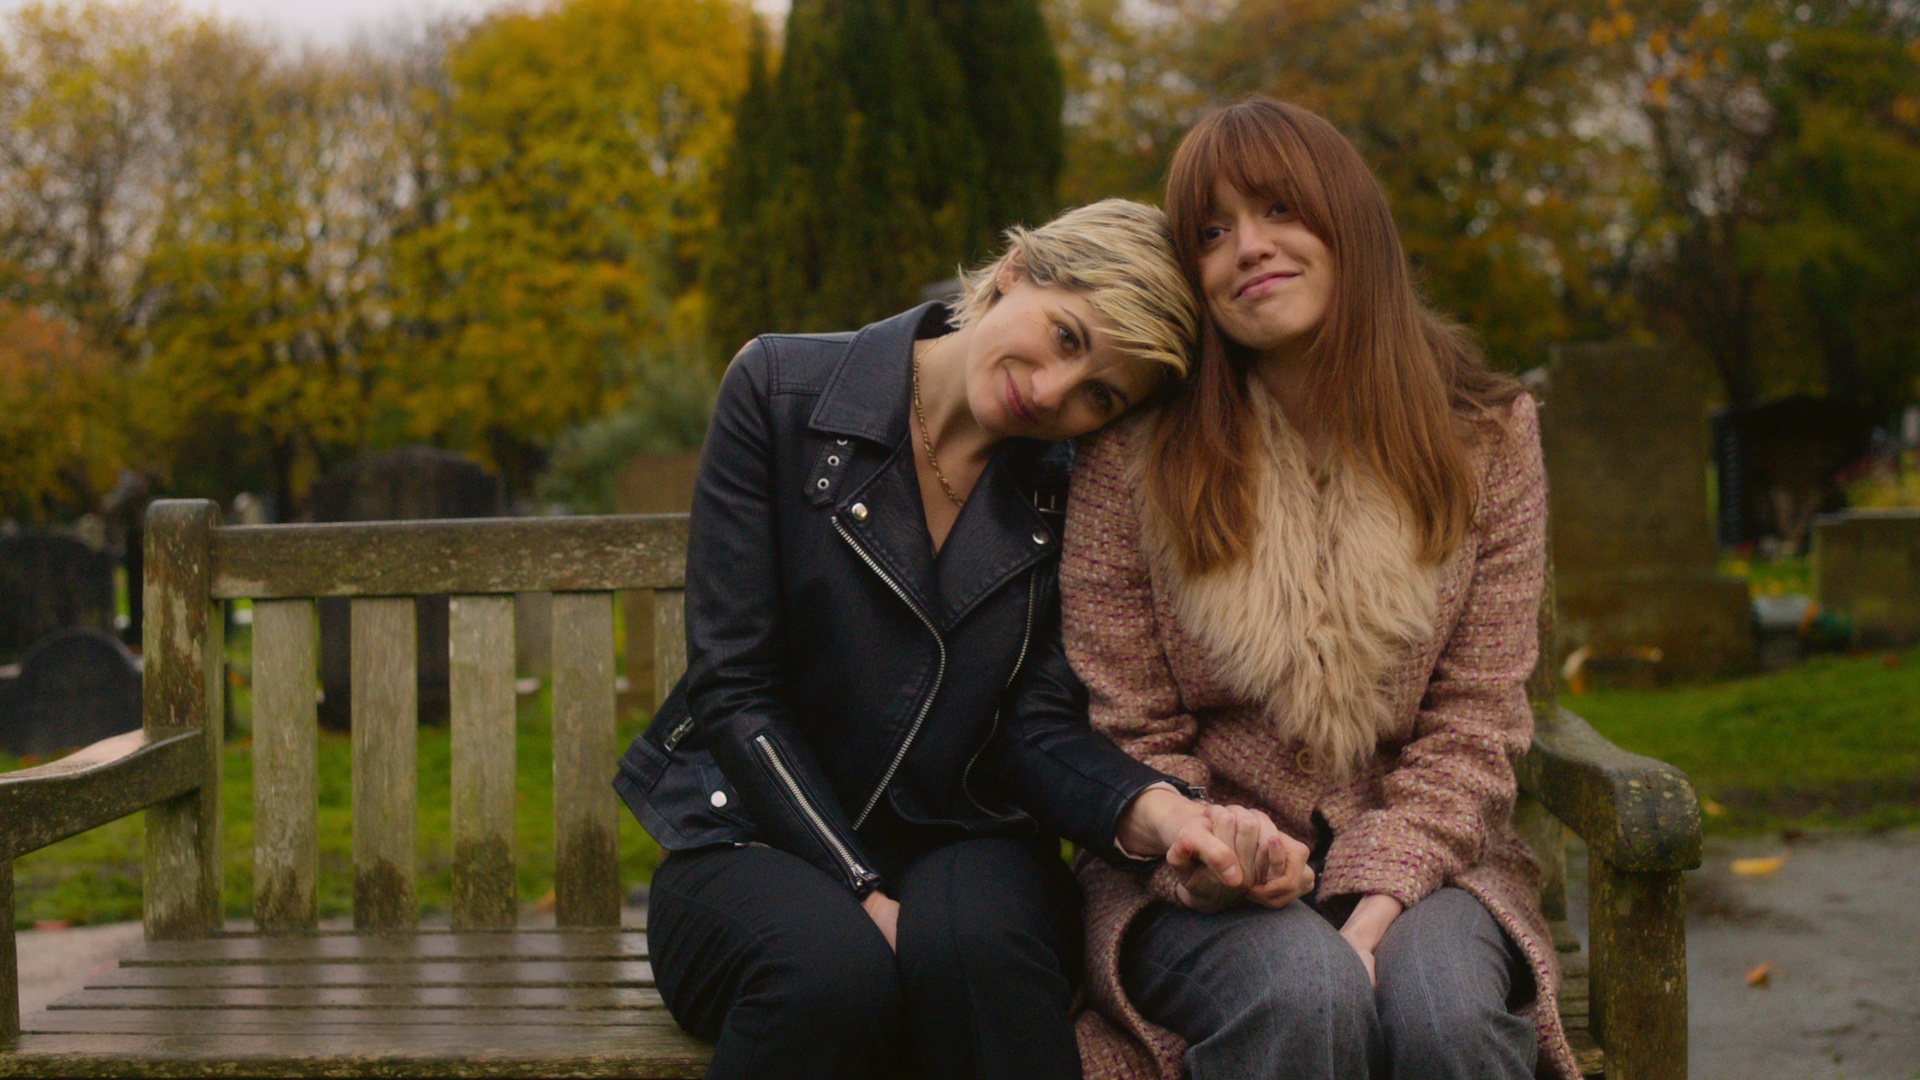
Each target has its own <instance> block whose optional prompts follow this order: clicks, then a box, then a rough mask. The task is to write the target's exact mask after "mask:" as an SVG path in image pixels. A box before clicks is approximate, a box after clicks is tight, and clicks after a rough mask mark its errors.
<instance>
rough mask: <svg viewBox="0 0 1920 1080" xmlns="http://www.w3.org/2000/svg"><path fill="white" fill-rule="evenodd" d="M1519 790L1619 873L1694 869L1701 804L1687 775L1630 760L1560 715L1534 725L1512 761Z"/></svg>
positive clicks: (1637, 758)
mask: <svg viewBox="0 0 1920 1080" xmlns="http://www.w3.org/2000/svg"><path fill="white" fill-rule="evenodd" d="M1516 771H1517V773H1518V778H1519V781H1520V790H1522V791H1524V792H1526V793H1527V794H1528V795H1531V796H1532V797H1533V798H1535V799H1537V800H1539V801H1540V803H1541V805H1543V806H1545V807H1546V808H1547V809H1548V810H1549V811H1551V812H1552V814H1553V816H1554V817H1557V818H1559V819H1560V820H1561V821H1563V822H1565V823H1566V825H1567V827H1568V828H1570V829H1572V830H1573V831H1574V832H1575V833H1577V834H1578V835H1579V836H1580V838H1581V839H1582V840H1585V841H1586V842H1587V847H1588V849H1589V850H1590V851H1592V852H1593V853H1594V854H1595V855H1597V856H1599V857H1600V858H1602V859H1605V860H1606V861H1607V862H1608V863H1609V864H1611V865H1613V866H1615V867H1617V868H1619V869H1621V870H1625V871H1630V872H1635V873H1646V872H1654V871H1669V870H1691V869H1693V868H1694V867H1696V866H1699V865H1700V803H1699V800H1697V799H1696V798H1695V797H1694V793H1693V785H1691V784H1689V783H1688V782H1687V777H1686V774H1684V773H1682V772H1681V771H1680V770H1679V769H1676V768H1674V767H1673V766H1671V765H1668V764H1666V763H1665V762H1662V761H1655V760H1654V759H1652V758H1649V757H1641V756H1640V755H1639V754H1629V753H1627V752H1626V751H1625V750H1622V749H1620V748H1619V747H1617V746H1615V745H1613V744H1612V743H1610V742H1608V741H1607V740H1606V738H1605V737H1603V736H1602V735H1601V734H1600V733H1599V732H1597V731H1595V730H1593V727H1592V725H1590V724H1588V723H1587V722H1586V721H1585V720H1582V719H1580V718H1579V717H1578V716H1575V715H1574V714H1573V713H1571V712H1568V711H1567V710H1565V709H1560V710H1557V711H1556V712H1555V713H1554V714H1553V715H1552V716H1551V717H1542V718H1540V719H1539V721H1538V722H1537V723H1536V724H1535V726H1534V732H1533V745H1532V746H1531V747H1530V748H1528V750H1527V753H1526V756H1525V757H1522V758H1521V759H1520V762H1519V766H1518V769H1517V770H1516Z"/></svg>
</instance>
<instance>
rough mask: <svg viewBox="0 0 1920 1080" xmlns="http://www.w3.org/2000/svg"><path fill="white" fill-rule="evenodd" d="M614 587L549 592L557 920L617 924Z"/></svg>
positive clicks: (571, 924) (617, 747)
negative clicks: (609, 589)
mask: <svg viewBox="0 0 1920 1080" xmlns="http://www.w3.org/2000/svg"><path fill="white" fill-rule="evenodd" d="M618 756H619V746H618V745H617V741H616V738H615V731H614V685H613V594H612V593H606V592H592V593H569V592H557V593H555V594H554V595H553V827H554V837H553V841H554V847H555V851H554V875H553V876H554V882H553V888H554V919H555V921H556V922H558V923H559V925H561V926H618V925H620V873H619V864H618V859H617V856H616V847H615V840H614V837H615V830H616V829H617V828H618V819H617V818H616V816H615V815H616V814H617V813H618V810H619V804H618V802H617V800H616V799H615V797H614V794H613V789H612V786H611V785H610V784H609V783H608V780H609V778H610V776H611V774H612V768H611V764H612V762H613V761H614V760H615V759H616V758H617V757H618Z"/></svg>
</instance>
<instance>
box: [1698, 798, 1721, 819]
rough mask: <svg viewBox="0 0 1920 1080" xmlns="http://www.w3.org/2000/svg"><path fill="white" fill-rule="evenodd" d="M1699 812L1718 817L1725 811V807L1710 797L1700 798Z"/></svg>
mask: <svg viewBox="0 0 1920 1080" xmlns="http://www.w3.org/2000/svg"><path fill="white" fill-rule="evenodd" d="M1700 812H1701V813H1703V814H1705V815H1707V816H1708V817H1719V816H1720V815H1722V814H1724V813H1726V812H1727V808H1726V807H1724V806H1721V805H1720V804H1719V803H1717V802H1714V801H1713V800H1712V799H1701V800H1700Z"/></svg>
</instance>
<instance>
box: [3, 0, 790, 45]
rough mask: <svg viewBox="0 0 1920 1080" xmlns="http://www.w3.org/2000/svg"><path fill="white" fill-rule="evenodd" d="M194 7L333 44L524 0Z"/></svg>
mask: <svg viewBox="0 0 1920 1080" xmlns="http://www.w3.org/2000/svg"><path fill="white" fill-rule="evenodd" d="M24 2H25V0H0V10H4V11H9V12H10V11H13V10H14V9H15V8H18V7H22V6H23V5H24ZM176 2H177V3H179V4H180V6H181V7H184V8H186V9H188V10H190V11H209V12H215V13H217V14H220V15H225V16H227V17H229V18H233V19H239V20H242V21H245V22H251V23H254V24H257V25H260V26H263V27H266V28H267V29H270V30H273V31H274V32H276V33H277V34H279V35H282V36H284V37H286V38H288V39H289V40H293V41H299V40H307V41H312V42H314V43H316V44H323V45H334V44H340V43H342V42H345V41H347V40H349V39H351V38H352V37H353V34H354V31H356V30H359V29H366V30H369V31H378V30H379V29H381V28H382V27H385V26H390V25H392V24H394V23H395V22H396V21H406V22H418V21H420V19H421V18H422V17H423V16H426V15H437V14H445V13H452V14H480V13H483V12H486V11H490V10H492V9H493V8H496V7H503V6H506V5H507V4H509V3H517V2H523V0H176ZM788 2H789V0H753V6H754V8H755V9H757V10H759V11H761V12H764V13H767V14H782V13H784V12H785V11H786V9H787V4H788Z"/></svg>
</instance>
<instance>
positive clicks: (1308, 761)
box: [1293, 746, 1320, 773]
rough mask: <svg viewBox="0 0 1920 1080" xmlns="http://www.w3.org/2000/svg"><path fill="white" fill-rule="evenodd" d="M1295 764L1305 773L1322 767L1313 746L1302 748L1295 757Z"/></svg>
mask: <svg viewBox="0 0 1920 1080" xmlns="http://www.w3.org/2000/svg"><path fill="white" fill-rule="evenodd" d="M1293 763H1294V764H1296V765H1298V766H1300V771H1301V772H1303V773H1310V772H1312V771H1313V770H1315V769H1317V768H1319V767H1320V759H1319V757H1317V756H1316V755H1315V754H1314V752H1313V747H1311V746H1303V747H1301V748H1300V752H1299V753H1298V754H1295V755H1294V756H1293Z"/></svg>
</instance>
